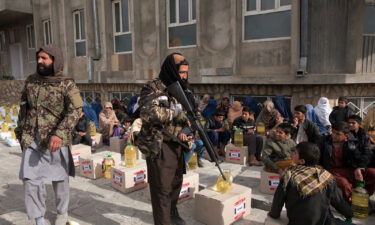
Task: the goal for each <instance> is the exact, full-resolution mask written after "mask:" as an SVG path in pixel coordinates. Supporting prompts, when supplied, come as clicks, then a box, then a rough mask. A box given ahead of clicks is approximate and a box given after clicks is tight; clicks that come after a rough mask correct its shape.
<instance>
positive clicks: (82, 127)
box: [72, 112, 92, 146]
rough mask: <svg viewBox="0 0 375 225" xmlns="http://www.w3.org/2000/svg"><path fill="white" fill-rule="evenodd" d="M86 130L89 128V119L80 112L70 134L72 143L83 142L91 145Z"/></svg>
mask: <svg viewBox="0 0 375 225" xmlns="http://www.w3.org/2000/svg"><path fill="white" fill-rule="evenodd" d="M88 130H89V121H88V120H87V118H86V116H85V114H84V113H83V112H81V115H80V118H79V120H78V122H77V124H76V126H75V127H74V129H73V132H72V135H73V140H72V144H73V145H78V144H80V143H83V144H85V145H89V146H92V140H91V136H90V134H89V132H88Z"/></svg>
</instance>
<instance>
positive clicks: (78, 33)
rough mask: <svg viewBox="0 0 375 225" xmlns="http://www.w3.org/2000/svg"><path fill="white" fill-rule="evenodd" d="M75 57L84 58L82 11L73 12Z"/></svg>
mask: <svg viewBox="0 0 375 225" xmlns="http://www.w3.org/2000/svg"><path fill="white" fill-rule="evenodd" d="M73 21H74V43H75V55H76V56H86V29H85V13H84V11H83V9H80V10H77V11H75V12H73Z"/></svg>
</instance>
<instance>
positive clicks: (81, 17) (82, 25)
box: [80, 10, 86, 39]
mask: <svg viewBox="0 0 375 225" xmlns="http://www.w3.org/2000/svg"><path fill="white" fill-rule="evenodd" d="M80 22H81V39H86V34H85V32H86V30H85V13H84V11H83V10H81V12H80Z"/></svg>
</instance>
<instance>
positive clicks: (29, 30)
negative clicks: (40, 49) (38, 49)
mask: <svg viewBox="0 0 375 225" xmlns="http://www.w3.org/2000/svg"><path fill="white" fill-rule="evenodd" d="M26 37H27V48H28V49H35V32H34V25H33V24H29V25H27V26H26Z"/></svg>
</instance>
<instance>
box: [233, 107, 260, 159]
mask: <svg viewBox="0 0 375 225" xmlns="http://www.w3.org/2000/svg"><path fill="white" fill-rule="evenodd" d="M232 126H233V129H235V128H241V129H242V130H243V141H244V145H245V146H247V147H248V151H249V165H250V166H261V165H262V164H261V163H260V162H259V161H258V159H259V158H260V154H261V152H262V148H263V138H262V137H261V136H259V135H257V134H255V121H254V112H253V111H252V110H251V109H250V108H249V107H247V106H245V107H243V109H242V116H240V117H238V118H236V119H235V120H234V121H233V124H232Z"/></svg>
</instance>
